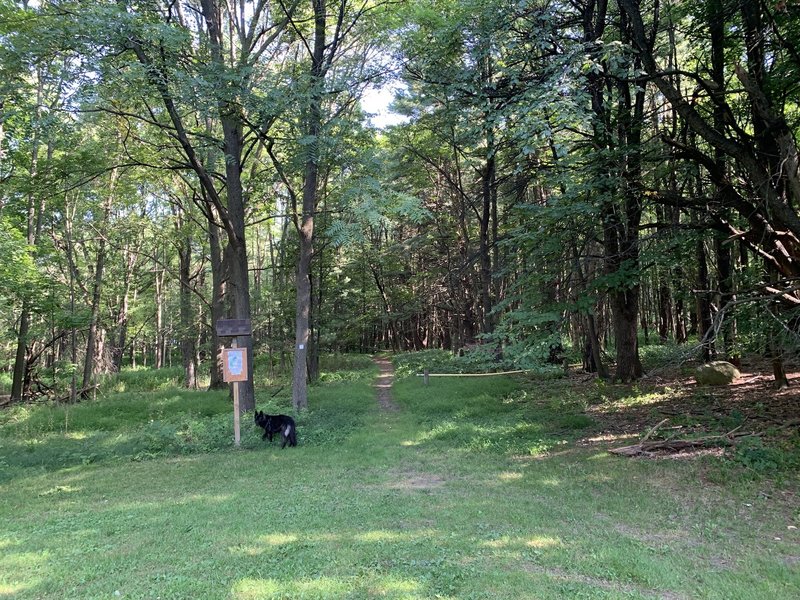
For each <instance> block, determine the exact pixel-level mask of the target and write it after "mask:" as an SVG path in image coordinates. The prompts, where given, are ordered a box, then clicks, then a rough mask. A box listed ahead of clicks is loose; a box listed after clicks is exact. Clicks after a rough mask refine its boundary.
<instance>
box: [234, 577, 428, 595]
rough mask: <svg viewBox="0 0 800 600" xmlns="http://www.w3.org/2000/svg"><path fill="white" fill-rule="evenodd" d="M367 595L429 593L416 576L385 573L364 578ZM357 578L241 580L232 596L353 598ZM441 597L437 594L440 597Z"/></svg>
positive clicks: (235, 586)
mask: <svg viewBox="0 0 800 600" xmlns="http://www.w3.org/2000/svg"><path fill="white" fill-rule="evenodd" d="M363 583H364V584H365V587H366V589H362V591H363V592H364V595H365V596H366V597H369V598H374V597H384V596H389V597H393V598H394V597H402V598H405V599H406V600H421V599H422V598H425V597H427V596H425V595H423V594H421V593H420V592H421V588H420V584H419V583H418V582H416V581H415V580H413V579H408V578H400V577H393V576H386V577H380V578H377V580H376V581H371V582H370V581H364V582H363ZM353 590H354V581H353V580H352V578H348V580H342V579H336V578H332V577H320V578H316V579H299V580H297V579H292V580H287V581H280V580H277V579H252V578H250V579H242V580H241V581H239V582H237V583H236V584H235V585H234V586H233V589H232V590H231V597H232V598H236V599H239V600H249V599H256V598H258V599H259V600H261V599H264V598H297V597H312V598H331V597H353ZM437 597H438V596H437Z"/></svg>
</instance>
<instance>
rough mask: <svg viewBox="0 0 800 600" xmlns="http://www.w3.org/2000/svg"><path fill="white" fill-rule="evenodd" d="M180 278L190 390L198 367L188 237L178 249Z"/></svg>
mask: <svg viewBox="0 0 800 600" xmlns="http://www.w3.org/2000/svg"><path fill="white" fill-rule="evenodd" d="M178 259H179V262H180V266H179V277H180V317H181V325H180V339H181V357H182V359H183V360H182V362H183V382H184V386H185V387H186V388H188V389H195V388H197V365H196V364H195V356H196V352H195V346H194V344H195V335H194V329H195V328H194V323H193V321H192V292H191V280H190V274H191V261H192V239H191V238H190V237H188V236H187V237H186V238H185V239H184V240H182V244H181V246H180V248H179V249H178Z"/></svg>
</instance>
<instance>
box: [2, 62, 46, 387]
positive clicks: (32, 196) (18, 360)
mask: <svg viewBox="0 0 800 600" xmlns="http://www.w3.org/2000/svg"><path fill="white" fill-rule="evenodd" d="M36 84H37V85H36V107H37V108H36V114H35V115H34V119H35V120H36V121H38V119H39V107H40V106H41V105H42V95H43V91H44V78H43V75H42V70H41V68H39V69H37V71H36ZM33 131H34V135H33V140H32V148H31V166H30V170H29V175H30V179H31V181H35V180H36V179H37V175H38V171H39V127H38V126H34V128H33ZM51 152H52V144H48V156H49V155H50V153H51ZM43 210H44V201H43V200H41V199H39V198H37V197H36V193H35V192H33V191H31V192H29V193H28V210H27V241H28V246H30V247H31V248H33V247H34V246H36V242H37V240H38V239H39V233H40V230H41V222H42V221H41V213H42V211H43ZM30 326H31V306H30V302H29V301H28V299H27V298H24V299H23V301H22V311H21V313H20V318H19V329H18V330H17V351H16V354H15V358H14V370H13V373H12V379H11V400H12V402H13V401H20V400H22V399H23V398H24V397H25V396H27V395H28V390H27V387H28V385H26V380H27V376H28V364H27V361H26V356H27V348H28V334H29V332H30Z"/></svg>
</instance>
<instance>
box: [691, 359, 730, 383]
mask: <svg viewBox="0 0 800 600" xmlns="http://www.w3.org/2000/svg"><path fill="white" fill-rule="evenodd" d="M739 375H741V373H739V369H737V368H736V367H735V366H733V365H732V364H731V363H729V362H726V361H724V360H715V361H713V362H710V363H706V364H705V365H700V366H699V367H697V369H695V371H694V378H695V380H696V381H697V383H698V385H730V384H731V383H733V381H734V380H735V379H736V378H737V377H739Z"/></svg>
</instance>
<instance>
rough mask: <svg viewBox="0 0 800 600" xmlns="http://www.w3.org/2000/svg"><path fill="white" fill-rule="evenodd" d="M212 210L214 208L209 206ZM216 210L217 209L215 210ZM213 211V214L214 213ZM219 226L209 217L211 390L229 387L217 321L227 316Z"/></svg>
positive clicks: (209, 387)
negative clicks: (223, 377)
mask: <svg viewBox="0 0 800 600" xmlns="http://www.w3.org/2000/svg"><path fill="white" fill-rule="evenodd" d="M209 210H210V211H213V208H211V207H209ZM213 212H215V211H213ZM213 212H212V214H213ZM219 232H220V230H219V227H218V226H217V222H216V219H214V218H209V219H208V243H209V253H210V254H211V330H210V334H211V335H210V337H211V366H210V371H211V383H210V384H209V386H208V389H210V390H219V389H224V388H225V387H227V385H228V384H227V383H225V382H224V381H223V380H222V363H221V360H220V356H221V352H222V348H223V344H222V339H221V338H220V337H219V336H218V335H217V328H216V327H215V323H216V322H217V321H219V320H220V319H224V318H225V306H224V303H225V281H226V275H225V272H224V271H225V268H224V261H223V258H222V249H221V248H220V240H219Z"/></svg>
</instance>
